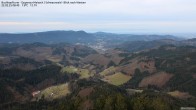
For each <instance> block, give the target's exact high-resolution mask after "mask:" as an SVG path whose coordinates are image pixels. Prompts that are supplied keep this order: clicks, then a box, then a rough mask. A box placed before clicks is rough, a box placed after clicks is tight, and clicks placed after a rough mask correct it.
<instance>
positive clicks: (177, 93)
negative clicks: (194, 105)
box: [168, 90, 192, 99]
mask: <svg viewBox="0 0 196 110" xmlns="http://www.w3.org/2000/svg"><path fill="white" fill-rule="evenodd" d="M168 94H169V95H171V96H173V97H176V98H180V99H187V98H190V97H192V96H191V95H190V94H189V93H188V92H180V91H177V90H176V91H172V92H168Z"/></svg>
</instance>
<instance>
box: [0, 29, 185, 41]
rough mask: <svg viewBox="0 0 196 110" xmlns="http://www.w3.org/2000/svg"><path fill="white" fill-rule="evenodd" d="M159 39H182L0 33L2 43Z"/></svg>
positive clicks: (61, 33)
mask: <svg viewBox="0 0 196 110" xmlns="http://www.w3.org/2000/svg"><path fill="white" fill-rule="evenodd" d="M159 39H174V40H182V38H178V37H176V36H172V35H133V34H114V33H105V32H97V33H87V32H85V31H46V32H35V33H20V34H10V33H0V43H34V42H41V43H60V42H67V43H73V44H75V43H92V44H94V43H95V42H97V41H98V40H104V41H105V42H108V43H111V44H115V43H122V42H125V41H138V40H143V41H151V40H159Z"/></svg>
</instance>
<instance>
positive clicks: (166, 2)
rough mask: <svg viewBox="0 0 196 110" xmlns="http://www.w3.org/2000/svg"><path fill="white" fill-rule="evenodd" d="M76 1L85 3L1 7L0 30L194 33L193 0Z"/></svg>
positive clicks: (195, 4)
mask: <svg viewBox="0 0 196 110" xmlns="http://www.w3.org/2000/svg"><path fill="white" fill-rule="evenodd" d="M0 1H9V0H0ZM10 1H12V0H10ZM15 1H17V0H15ZM18 1H21V0H18ZM23 1H34V0H23ZM38 1H42V0H38ZM43 1H44V0H43ZM48 1H58V0H48ZM65 1H67V0H65ZM70 1H74V0H70ZM78 1H85V2H86V4H85V5H39V6H38V7H33V8H32V7H28V8H24V7H20V8H18V7H17V8H5V7H0V32H1V33H2V32H34V31H48V30H84V31H87V32H96V31H104V32H114V33H195V32H196V0H78Z"/></svg>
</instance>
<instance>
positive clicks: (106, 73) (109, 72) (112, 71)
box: [100, 66, 116, 76]
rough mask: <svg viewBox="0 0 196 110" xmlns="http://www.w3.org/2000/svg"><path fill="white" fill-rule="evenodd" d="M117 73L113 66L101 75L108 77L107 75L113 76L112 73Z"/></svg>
mask: <svg viewBox="0 0 196 110" xmlns="http://www.w3.org/2000/svg"><path fill="white" fill-rule="evenodd" d="M115 71H116V68H115V67H114V66H111V67H109V68H107V69H105V70H104V71H102V72H101V73H100V75H101V76H106V75H109V74H111V73H114V72H115Z"/></svg>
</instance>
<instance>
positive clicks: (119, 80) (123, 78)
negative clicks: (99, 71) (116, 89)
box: [103, 72, 131, 86]
mask: <svg viewBox="0 0 196 110" xmlns="http://www.w3.org/2000/svg"><path fill="white" fill-rule="evenodd" d="M130 79H131V76H128V75H124V74H122V73H120V72H118V73H115V74H113V75H109V76H105V78H103V81H106V82H108V83H110V84H113V85H116V86H119V85H122V84H124V83H126V82H127V81H129V80H130Z"/></svg>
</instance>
